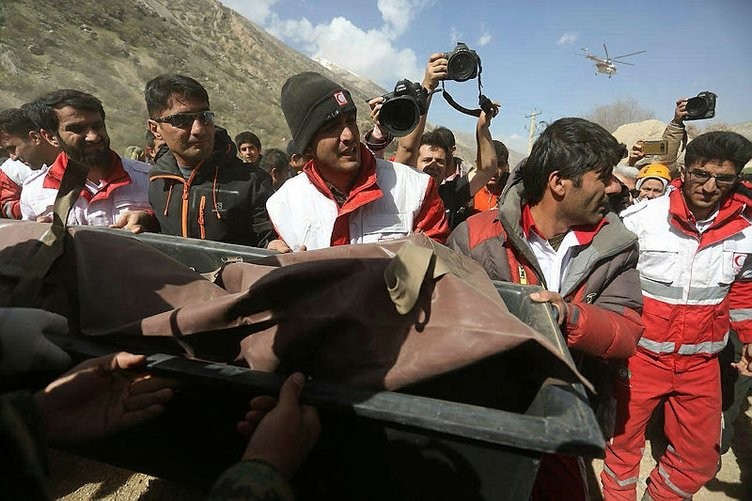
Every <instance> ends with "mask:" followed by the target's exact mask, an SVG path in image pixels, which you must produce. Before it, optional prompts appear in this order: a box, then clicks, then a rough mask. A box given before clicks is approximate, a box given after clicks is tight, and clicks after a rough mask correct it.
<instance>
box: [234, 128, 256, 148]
mask: <svg viewBox="0 0 752 501" xmlns="http://www.w3.org/2000/svg"><path fill="white" fill-rule="evenodd" d="M246 143H249V144H252V145H254V146H255V147H256V148H258V149H259V150H260V149H261V140H260V139H259V138H258V136H257V135H256V134H254V133H253V132H251V131H244V132H241V133H240V134H238V135H237V136H235V146H237V148H238V150H240V145H241V144H246Z"/></svg>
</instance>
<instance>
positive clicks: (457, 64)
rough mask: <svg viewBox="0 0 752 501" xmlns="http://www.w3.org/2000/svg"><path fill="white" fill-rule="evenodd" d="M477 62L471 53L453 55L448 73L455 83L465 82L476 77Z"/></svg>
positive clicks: (448, 66)
mask: <svg viewBox="0 0 752 501" xmlns="http://www.w3.org/2000/svg"><path fill="white" fill-rule="evenodd" d="M476 71H477V61H476V58H475V56H473V55H472V54H470V53H469V52H457V53H455V54H453V55H452V57H451V59H450V60H449V63H448V65H447V73H449V77H450V78H451V79H452V80H454V81H455V82H464V81H466V80H470V79H471V78H474V77H475V73H476Z"/></svg>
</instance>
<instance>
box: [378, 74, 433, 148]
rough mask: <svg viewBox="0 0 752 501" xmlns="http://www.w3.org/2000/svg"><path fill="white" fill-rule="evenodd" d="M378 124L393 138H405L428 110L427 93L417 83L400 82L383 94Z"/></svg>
mask: <svg viewBox="0 0 752 501" xmlns="http://www.w3.org/2000/svg"><path fill="white" fill-rule="evenodd" d="M383 98H384V103H383V104H382V105H381V111H379V123H380V124H381V126H382V127H383V128H384V129H386V130H387V131H388V132H389V133H390V134H391V135H393V136H395V137H401V136H406V135H407V134H410V132H412V131H413V129H415V127H416V126H417V125H418V120H420V116H421V115H422V114H424V113H425V112H426V111H427V110H428V92H427V91H426V89H424V88H423V86H422V85H420V84H418V83H413V82H411V81H410V80H400V81H399V82H397V85H395V86H394V91H393V92H388V93H386V94H384V96H383Z"/></svg>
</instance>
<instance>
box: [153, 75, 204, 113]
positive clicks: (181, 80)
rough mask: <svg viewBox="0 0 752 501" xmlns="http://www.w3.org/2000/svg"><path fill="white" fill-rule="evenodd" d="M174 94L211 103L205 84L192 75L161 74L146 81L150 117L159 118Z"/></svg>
mask: <svg viewBox="0 0 752 501" xmlns="http://www.w3.org/2000/svg"><path fill="white" fill-rule="evenodd" d="M173 94H177V95H179V96H180V97H181V98H183V99H185V100H186V101H201V102H205V103H206V104H207V105H208V104H209V94H207V93H206V89H204V87H203V85H201V84H200V83H198V81H196V80H194V79H193V78H191V77H188V76H185V75H178V74H176V73H172V74H166V75H159V76H158V77H155V78H152V79H151V80H149V81H148V82H147V83H146V87H145V88H144V99H145V100H146V110H147V112H148V113H149V117H151V118H158V117H159V116H160V115H161V114H162V112H163V111H164V110H166V109H167V108H169V106H170V98H171V97H172V96H173Z"/></svg>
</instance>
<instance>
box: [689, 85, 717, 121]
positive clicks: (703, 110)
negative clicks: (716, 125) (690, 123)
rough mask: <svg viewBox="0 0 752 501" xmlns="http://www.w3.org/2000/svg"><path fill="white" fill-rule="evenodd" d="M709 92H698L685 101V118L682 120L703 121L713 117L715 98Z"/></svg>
mask: <svg viewBox="0 0 752 501" xmlns="http://www.w3.org/2000/svg"><path fill="white" fill-rule="evenodd" d="M716 97H718V96H716V95H715V94H713V93H712V92H710V91H707V90H706V91H705V92H700V93H699V94H697V96H696V97H693V98H691V99H687V108H686V109H687V116H686V117H684V120H704V119H706V118H713V117H714V116H715V98H716Z"/></svg>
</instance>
